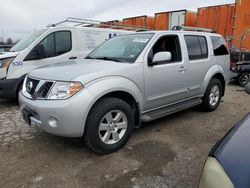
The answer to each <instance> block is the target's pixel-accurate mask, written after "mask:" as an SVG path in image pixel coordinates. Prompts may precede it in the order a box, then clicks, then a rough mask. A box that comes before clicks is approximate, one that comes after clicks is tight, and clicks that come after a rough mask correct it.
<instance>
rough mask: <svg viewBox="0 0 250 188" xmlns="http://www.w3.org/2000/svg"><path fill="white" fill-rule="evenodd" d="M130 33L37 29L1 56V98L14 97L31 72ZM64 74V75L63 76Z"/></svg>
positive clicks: (69, 58)
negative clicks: (117, 36)
mask: <svg viewBox="0 0 250 188" xmlns="http://www.w3.org/2000/svg"><path fill="white" fill-rule="evenodd" d="M129 32H131V31H125V30H118V29H117V30H116V29H107V28H93V27H80V26H79V27H75V26H64V27H62V26H57V27H49V28H46V29H42V30H38V31H36V32H34V33H32V34H31V35H29V36H28V37H26V38H24V39H23V40H21V41H20V42H19V43H17V44H16V45H15V46H14V47H13V48H11V49H10V52H6V53H4V54H0V98H13V97H14V98H15V97H17V94H18V92H19V91H20V90H21V86H22V83H23V80H24V78H25V75H26V74H27V73H29V72H30V71H31V70H33V69H35V68H38V67H42V66H46V65H50V64H55V63H61V62H65V61H69V60H73V59H81V58H84V57H85V56H86V55H87V54H88V53H89V52H90V51H92V50H93V49H94V48H96V47H97V46H99V45H100V44H101V43H102V42H104V41H105V40H108V39H110V38H112V37H114V36H116V35H121V34H126V33H129ZM62 74H63V73H62Z"/></svg>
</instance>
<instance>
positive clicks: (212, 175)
mask: <svg viewBox="0 0 250 188" xmlns="http://www.w3.org/2000/svg"><path fill="white" fill-rule="evenodd" d="M213 187H215V188H217V187H218V188H219V187H227V188H234V185H233V183H232V181H231V180H230V178H229V177H228V175H227V174H226V172H225V171H224V169H223V167H222V166H221V164H220V163H219V162H218V161H217V160H216V159H215V158H213V157H208V159H207V161H206V163H205V166H204V169H203V172H202V175H201V179H200V184H199V188H213Z"/></svg>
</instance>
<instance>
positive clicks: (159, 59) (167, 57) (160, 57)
mask: <svg viewBox="0 0 250 188" xmlns="http://www.w3.org/2000/svg"><path fill="white" fill-rule="evenodd" d="M171 59H172V55H171V53H170V52H158V53H156V54H155V55H154V57H153V60H152V62H149V65H150V66H154V65H157V64H158V63H164V62H168V61H171Z"/></svg>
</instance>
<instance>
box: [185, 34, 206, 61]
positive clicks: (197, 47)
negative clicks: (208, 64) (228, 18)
mask: <svg viewBox="0 0 250 188" xmlns="http://www.w3.org/2000/svg"><path fill="white" fill-rule="evenodd" d="M185 41H186V45H187V50H188V57H189V60H199V59H206V58H208V47H207V40H206V38H205V37H204V36H194V35H186V36H185Z"/></svg>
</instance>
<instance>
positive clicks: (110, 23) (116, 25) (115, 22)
mask: <svg viewBox="0 0 250 188" xmlns="http://www.w3.org/2000/svg"><path fill="white" fill-rule="evenodd" d="M122 25H123V22H122V21H119V20H112V21H107V22H102V23H101V27H102V28H110V26H112V28H114V29H119V28H122Z"/></svg>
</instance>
